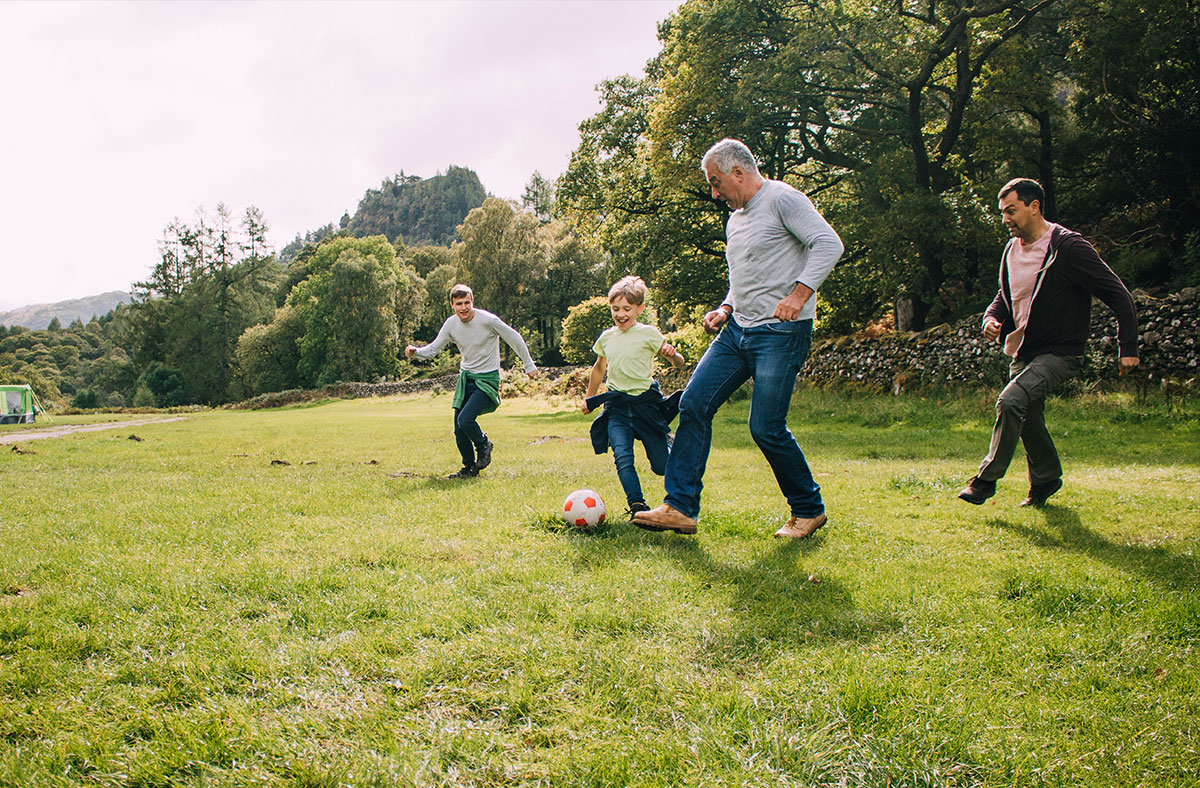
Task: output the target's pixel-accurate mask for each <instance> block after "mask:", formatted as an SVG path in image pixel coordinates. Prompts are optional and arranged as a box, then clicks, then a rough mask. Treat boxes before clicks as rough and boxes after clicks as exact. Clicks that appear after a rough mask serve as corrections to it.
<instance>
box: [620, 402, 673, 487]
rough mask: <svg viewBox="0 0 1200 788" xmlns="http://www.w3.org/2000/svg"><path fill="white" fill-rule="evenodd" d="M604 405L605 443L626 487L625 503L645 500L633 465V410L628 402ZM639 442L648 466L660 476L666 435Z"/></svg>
mask: <svg viewBox="0 0 1200 788" xmlns="http://www.w3.org/2000/svg"><path fill="white" fill-rule="evenodd" d="M604 407H605V409H606V410H607V411H608V446H609V448H610V449H612V453H613V462H614V463H616V466H617V479H618V480H620V482H621V489H622V490H624V491H625V500H626V501H627V502H628V503H633V502H634V501H641V502H642V503H645V502H646V498H645V496H644V495H643V494H642V482H641V480H640V479H639V478H638V475H637V469H635V468H634V465H633V442H634V436H633V421H632V419H633V414H632V413H630V410H629V407H628V406H620V405H611V404H610V405H605V406H604ZM642 446H643V448H645V450H646V459H647V460H649V461H650V470H652V471H654V473H656V474H658V475H659V476H662V475H663V472H664V471H665V470H666V466H667V455H668V452H669V451H670V449H669V447H668V445H667V436H666V435H663V436H662V437H661V438H659V439H651V440H649V441H642Z"/></svg>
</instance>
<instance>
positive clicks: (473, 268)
mask: <svg viewBox="0 0 1200 788" xmlns="http://www.w3.org/2000/svg"><path fill="white" fill-rule="evenodd" d="M538 230H539V224H538V220H537V218H536V217H534V216H533V215H532V214H530V213H528V212H527V211H522V210H520V209H518V207H517V206H516V205H515V204H514V203H511V202H508V201H506V200H501V199H499V198H497V197H489V198H487V199H486V200H484V201H483V205H481V206H479V207H478V208H476V209H475V210H473V211H471V212H470V213H469V214H467V218H466V219H464V220H463V223H462V224H461V225H459V228H458V234H459V237H460V238H462V241H461V242H460V243H458V244H456V245H455V246H454V256H455V260H456V262H457V264H458V266H459V268H461V269H462V271H463V273H464V275H465V277H466V279H467V280H468V283H469V284H470V285H471V288H472V289H473V290H474V291H475V300H476V301H477V302H478V303H479V305H480V306H481V307H483V308H484V309H487V310H488V311H490V312H494V313H496V314H498V315H500V316H501V317H502V318H504V319H505V320H506V321H509V322H510V323H518V324H520V323H521V322H522V317H524V316H525V314H526V310H525V309H523V306H524V302H525V300H526V298H527V297H528V296H529V295H531V293H532V287H533V286H534V285H535V284H536V283H538V282H540V281H541V279H542V278H543V277H544V276H545V272H546V246H545V243H544V240H543V237H542V235H541V233H539V232H538Z"/></svg>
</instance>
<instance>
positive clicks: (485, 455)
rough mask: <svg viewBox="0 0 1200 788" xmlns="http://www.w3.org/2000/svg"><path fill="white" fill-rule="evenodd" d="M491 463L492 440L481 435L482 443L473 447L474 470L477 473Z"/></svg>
mask: <svg viewBox="0 0 1200 788" xmlns="http://www.w3.org/2000/svg"><path fill="white" fill-rule="evenodd" d="M491 464H492V442H491V441H490V440H488V438H487V436H486V435H484V436H483V445H482V446H477V447H475V472H476V473H478V472H479V471H482V470H483V469H484V468H486V467H488V466H489V465H491Z"/></svg>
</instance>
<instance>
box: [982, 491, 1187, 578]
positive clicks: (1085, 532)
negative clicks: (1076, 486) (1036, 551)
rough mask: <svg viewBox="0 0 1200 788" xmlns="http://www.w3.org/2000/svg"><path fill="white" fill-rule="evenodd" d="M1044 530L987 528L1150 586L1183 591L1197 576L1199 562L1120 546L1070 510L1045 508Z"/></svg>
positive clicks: (1155, 549) (998, 523)
mask: <svg viewBox="0 0 1200 788" xmlns="http://www.w3.org/2000/svg"><path fill="white" fill-rule="evenodd" d="M1042 513H1043V514H1044V515H1045V518H1046V526H1045V528H1036V527H1032V526H1027V525H1020V524H1017V523H1011V522H1009V521H1008V520H1003V519H999V518H997V519H993V520H990V521H988V524H989V525H992V526H994V527H996V528H999V529H1001V530H1004V531H1010V532H1012V533H1015V534H1019V535H1020V536H1023V537H1025V538H1026V539H1028V540H1029V542H1030V543H1031V544H1033V545H1034V546H1036V547H1041V548H1044V549H1048V550H1071V551H1074V552H1078V553H1085V554H1087V555H1089V556H1092V557H1093V558H1096V559H1098V560H1100V561H1103V562H1104V563H1106V564H1108V565H1110V566H1113V567H1116V568H1117V569H1121V570H1123V571H1125V572H1128V573H1129V574H1134V575H1141V576H1142V577H1144V578H1146V579H1147V580H1149V581H1150V582H1152V583H1158V584H1160V585H1165V586H1168V587H1170V588H1172V589H1179V590H1186V589H1189V588H1191V587H1192V586H1193V585H1194V584H1195V580H1196V577H1197V576H1198V575H1200V562H1198V561H1197V559H1196V558H1195V557H1194V556H1188V555H1177V554H1173V553H1172V552H1171V551H1170V550H1168V549H1166V548H1164V547H1160V546H1157V545H1139V544H1121V543H1118V542H1114V541H1113V540H1111V539H1109V538H1107V537H1105V536H1102V535H1100V534H1098V533H1096V532H1095V531H1093V530H1092V529H1090V528H1088V527H1087V526H1086V525H1084V524H1083V522H1082V521H1081V520H1080V519H1079V514H1078V513H1077V512H1076V511H1075V510H1074V509H1071V508H1068V507H1064V506H1054V505H1048V506H1046V507H1044V508H1043V509H1042Z"/></svg>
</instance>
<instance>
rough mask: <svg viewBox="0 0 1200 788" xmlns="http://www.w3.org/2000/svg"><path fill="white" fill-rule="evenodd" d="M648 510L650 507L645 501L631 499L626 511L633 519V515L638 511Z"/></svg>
mask: <svg viewBox="0 0 1200 788" xmlns="http://www.w3.org/2000/svg"><path fill="white" fill-rule="evenodd" d="M648 511H650V507H649V506H647V505H646V502H645V501H630V502H629V508H628V510H627V511H626V512H625V513H626V514H628V515H629V519H631V520H632V519H633V516H634V515H635V514H637V513H638V512H648Z"/></svg>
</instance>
